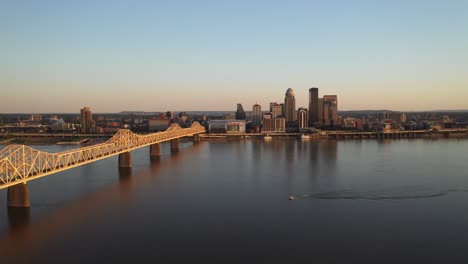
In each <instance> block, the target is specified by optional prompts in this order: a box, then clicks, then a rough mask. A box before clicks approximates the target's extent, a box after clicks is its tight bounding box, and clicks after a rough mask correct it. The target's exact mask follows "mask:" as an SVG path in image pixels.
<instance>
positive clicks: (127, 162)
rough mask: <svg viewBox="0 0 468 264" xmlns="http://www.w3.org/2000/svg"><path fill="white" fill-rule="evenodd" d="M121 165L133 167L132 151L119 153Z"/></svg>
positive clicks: (122, 166) (121, 166)
mask: <svg viewBox="0 0 468 264" xmlns="http://www.w3.org/2000/svg"><path fill="white" fill-rule="evenodd" d="M119 167H120V168H131V167H132V155H131V154H130V151H128V152H124V153H120V154H119Z"/></svg>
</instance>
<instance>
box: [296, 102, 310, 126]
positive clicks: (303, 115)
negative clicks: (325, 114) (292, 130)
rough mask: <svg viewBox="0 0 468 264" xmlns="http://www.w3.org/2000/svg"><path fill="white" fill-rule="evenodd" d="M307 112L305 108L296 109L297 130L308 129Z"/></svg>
mask: <svg viewBox="0 0 468 264" xmlns="http://www.w3.org/2000/svg"><path fill="white" fill-rule="evenodd" d="M308 112H309V111H308V110H307V108H303V107H301V108H299V109H297V125H298V127H299V129H301V128H307V127H308V124H309V118H308V115H309V113H308Z"/></svg>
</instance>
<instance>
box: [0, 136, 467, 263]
mask: <svg viewBox="0 0 468 264" xmlns="http://www.w3.org/2000/svg"><path fill="white" fill-rule="evenodd" d="M2 147H3V146H2ZM35 147H36V148H38V149H41V150H47V151H50V152H56V151H63V150H65V149H68V148H71V147H67V146H55V145H54V146H35ZM162 151H163V154H162V159H161V160H160V161H159V162H151V161H150V159H149V149H148V148H142V149H139V150H136V151H133V152H132V157H133V168H132V170H131V171H128V170H127V171H124V170H119V169H118V161H117V157H111V158H108V159H105V160H102V161H98V162H95V163H92V164H88V165H85V166H81V167H78V168H75V169H71V170H68V171H64V172H60V173H57V174H53V175H50V176H47V177H45V178H42V179H38V180H34V181H31V182H29V183H28V187H29V191H30V197H31V208H30V209H20V210H9V209H8V208H7V206H6V189H3V190H0V263H2V264H3V263H16V262H26V263H29V262H31V263H72V262H73V263H86V262H88V263H96V262H97V261H103V262H105V263H125V262H128V263H140V261H137V260H146V261H145V262H146V263H172V262H182V263H193V262H196V263H298V262H303V263H362V262H368V263H384V262H385V263H426V262H436V263H468V140H466V139H438V140H428V139H398V140H384V141H377V140H346V141H344V140H343V141H335V140H323V141H313V140H312V141H303V142H301V141H298V140H292V139H291V140H288V139H278V140H277V139H274V140H272V141H270V142H263V141H261V140H241V141H227V142H203V141H202V142H201V143H199V144H196V145H193V144H192V143H191V142H183V143H181V150H180V152H179V153H177V154H171V153H170V150H169V145H168V144H163V149H162Z"/></svg>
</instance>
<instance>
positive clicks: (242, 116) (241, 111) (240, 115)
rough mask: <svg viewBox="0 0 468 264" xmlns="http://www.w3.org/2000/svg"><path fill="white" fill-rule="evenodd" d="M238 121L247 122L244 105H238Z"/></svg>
mask: <svg viewBox="0 0 468 264" xmlns="http://www.w3.org/2000/svg"><path fill="white" fill-rule="evenodd" d="M236 120H245V111H244V108H243V107H242V104H237V111H236Z"/></svg>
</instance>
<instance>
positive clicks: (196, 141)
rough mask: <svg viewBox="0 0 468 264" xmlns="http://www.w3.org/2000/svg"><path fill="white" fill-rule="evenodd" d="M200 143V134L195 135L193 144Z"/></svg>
mask: <svg viewBox="0 0 468 264" xmlns="http://www.w3.org/2000/svg"><path fill="white" fill-rule="evenodd" d="M198 142H200V134H195V135H193V143H198Z"/></svg>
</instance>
